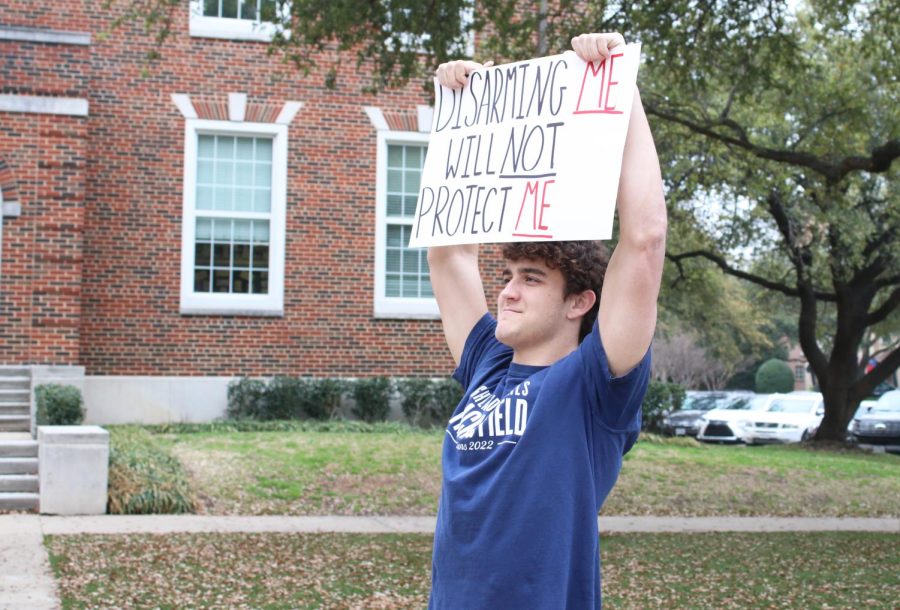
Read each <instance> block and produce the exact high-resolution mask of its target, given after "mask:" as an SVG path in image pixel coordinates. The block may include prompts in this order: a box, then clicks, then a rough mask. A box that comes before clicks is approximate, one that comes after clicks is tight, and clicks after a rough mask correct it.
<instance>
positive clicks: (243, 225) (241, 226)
mask: <svg viewBox="0 0 900 610" xmlns="http://www.w3.org/2000/svg"><path fill="white" fill-rule="evenodd" d="M234 241H235V242H247V243H249V242H250V221H249V220H235V221H234Z"/></svg>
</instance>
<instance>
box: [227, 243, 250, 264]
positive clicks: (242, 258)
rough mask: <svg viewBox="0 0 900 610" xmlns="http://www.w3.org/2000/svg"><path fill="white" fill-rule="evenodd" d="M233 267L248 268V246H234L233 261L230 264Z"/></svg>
mask: <svg viewBox="0 0 900 610" xmlns="http://www.w3.org/2000/svg"><path fill="white" fill-rule="evenodd" d="M231 264H232V265H234V266H235V267H249V266H250V246H249V244H235V246H234V260H233V261H232V263H231Z"/></svg>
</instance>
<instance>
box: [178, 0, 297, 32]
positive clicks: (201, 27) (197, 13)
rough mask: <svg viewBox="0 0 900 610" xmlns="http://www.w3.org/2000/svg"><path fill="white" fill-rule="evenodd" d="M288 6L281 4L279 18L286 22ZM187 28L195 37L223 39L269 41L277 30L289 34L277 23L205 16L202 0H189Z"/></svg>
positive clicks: (288, 15) (288, 13) (288, 14)
mask: <svg viewBox="0 0 900 610" xmlns="http://www.w3.org/2000/svg"><path fill="white" fill-rule="evenodd" d="M289 17H290V7H289V6H288V5H287V4H285V5H283V6H282V11H281V14H280V15H279V18H280V19H281V20H282V21H283V22H285V23H287V21H288V18H289ZM188 29H189V30H190V34H191V36H193V37H195V38H220V39H224V40H256V41H260V42H271V41H272V38H274V37H275V34H276V33H277V32H282V33H283V34H284V35H285V36H289V35H290V32H289V31H286V30H283V29H282V26H281V25H280V24H277V23H270V22H261V21H249V20H247V19H233V18H230V17H207V16H205V15H204V14H203V0H190V23H189V27H188Z"/></svg>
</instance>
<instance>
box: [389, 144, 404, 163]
mask: <svg viewBox="0 0 900 610" xmlns="http://www.w3.org/2000/svg"><path fill="white" fill-rule="evenodd" d="M388 167H403V147H402V146H388Z"/></svg>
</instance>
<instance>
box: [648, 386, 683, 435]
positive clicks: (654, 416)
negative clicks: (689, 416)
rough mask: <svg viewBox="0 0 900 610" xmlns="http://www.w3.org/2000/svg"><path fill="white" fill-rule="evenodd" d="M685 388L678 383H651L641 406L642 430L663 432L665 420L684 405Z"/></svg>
mask: <svg viewBox="0 0 900 610" xmlns="http://www.w3.org/2000/svg"><path fill="white" fill-rule="evenodd" d="M684 396H685V391H684V388H683V387H681V386H680V385H678V384H677V383H665V382H662V381H651V382H650V384H649V385H648V386H647V393H646V394H645V395H644V402H643V403H642V404H641V411H642V413H641V416H642V419H641V430H644V431H647V432H657V433H659V432H662V424H663V418H665V416H666V414H667V413H671V412H672V411H677V410H678V409H680V408H681V405H683V404H684Z"/></svg>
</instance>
